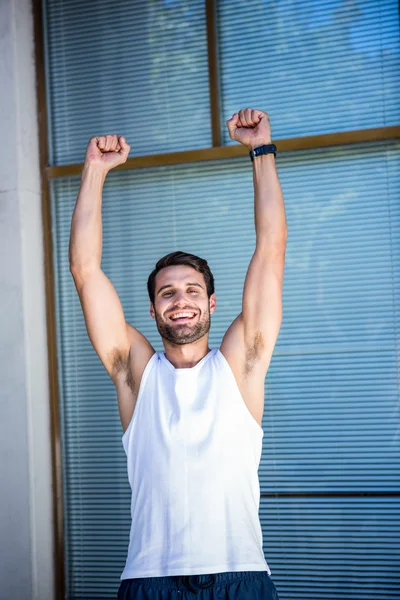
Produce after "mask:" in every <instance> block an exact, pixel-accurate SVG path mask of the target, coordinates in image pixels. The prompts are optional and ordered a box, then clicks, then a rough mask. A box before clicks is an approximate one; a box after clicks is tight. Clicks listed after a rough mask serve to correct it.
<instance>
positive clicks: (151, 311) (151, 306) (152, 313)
mask: <svg viewBox="0 0 400 600" xmlns="http://www.w3.org/2000/svg"><path fill="white" fill-rule="evenodd" d="M150 314H151V316H152V318H153V319H155V318H156V315H155V312H154V306H153V303H152V302H151V300H150Z"/></svg>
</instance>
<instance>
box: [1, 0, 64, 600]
mask: <svg viewBox="0 0 400 600" xmlns="http://www.w3.org/2000/svg"><path fill="white" fill-rule="evenodd" d="M34 60H35V57H34V40H33V17H32V6H31V2H30V0H2V1H1V2H0V82H1V94H0V132H1V133H0V142H1V143H0V257H1V260H0V331H1V345H0V381H1V385H0V395H1V399H0V477H1V480H0V481H1V493H0V600H10V599H11V598H21V599H22V598H24V599H30V598H32V599H35V600H53V598H54V573H53V553H54V549H53V507H52V481H51V477H52V471H51V438H50V402H49V386H48V358H47V340H46V313H45V288H44V255H43V231H42V214H41V190H40V173H39V144H38V127H37V106H36V89H35V85H36V84H35V62H34Z"/></svg>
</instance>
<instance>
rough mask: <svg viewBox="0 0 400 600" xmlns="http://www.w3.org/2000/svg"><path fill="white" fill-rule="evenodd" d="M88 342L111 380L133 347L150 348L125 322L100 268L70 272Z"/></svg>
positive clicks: (120, 308) (120, 369)
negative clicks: (142, 346)
mask: <svg viewBox="0 0 400 600" xmlns="http://www.w3.org/2000/svg"><path fill="white" fill-rule="evenodd" d="M72 275H73V278H74V282H75V286H76V289H77V292H78V295H79V299H80V302H81V306H82V311H83V315H84V318H85V323H86V329H87V332H88V336H89V339H90V341H91V343H92V345H93V347H94V349H95V350H96V352H97V354H98V356H99V358H100V360H101V362H102V363H103V365H104V367H105V368H106V370H107V372H108V374H109V375H110V377H111V378H112V379H115V377H116V376H117V375H118V372H120V371H125V370H127V368H128V361H129V354H130V349H131V347H132V345H133V346H134V347H135V348H137V346H138V345H139V346H140V345H141V344H143V345H146V344H147V345H149V346H150V344H149V342H148V341H147V340H146V338H145V337H144V336H142V334H141V333H139V332H138V331H137V330H136V329H134V328H133V327H132V326H131V325H129V324H128V323H126V321H125V316H124V311H123V308H122V304H121V301H120V299H119V297H118V294H117V292H116V290H115V288H114V286H113V284H112V283H111V281H110V280H109V279H108V277H107V276H106V274H105V273H104V272H103V271H102V270H101V269H100V268H96V269H91V270H88V271H86V272H85V273H82V272H80V273H78V272H74V273H72Z"/></svg>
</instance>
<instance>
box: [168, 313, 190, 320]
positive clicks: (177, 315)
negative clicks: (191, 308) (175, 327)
mask: <svg viewBox="0 0 400 600" xmlns="http://www.w3.org/2000/svg"><path fill="white" fill-rule="evenodd" d="M181 317H194V313H178V314H176V315H174V316H173V317H171V319H179V318H181Z"/></svg>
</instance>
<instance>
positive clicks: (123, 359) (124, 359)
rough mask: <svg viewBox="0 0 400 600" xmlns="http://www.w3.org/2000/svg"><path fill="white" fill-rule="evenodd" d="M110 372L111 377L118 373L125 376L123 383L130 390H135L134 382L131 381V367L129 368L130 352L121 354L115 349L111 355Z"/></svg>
mask: <svg viewBox="0 0 400 600" xmlns="http://www.w3.org/2000/svg"><path fill="white" fill-rule="evenodd" d="M111 365H112V367H111V370H112V374H113V375H118V374H119V373H124V374H125V383H126V385H127V386H128V387H129V388H130V389H131V390H132V392H133V391H134V389H135V382H134V380H133V374H132V367H131V351H130V350H129V352H128V353H126V352H121V350H118V348H116V349H115V350H114V351H113V352H112V355H111Z"/></svg>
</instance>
